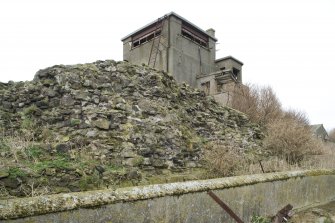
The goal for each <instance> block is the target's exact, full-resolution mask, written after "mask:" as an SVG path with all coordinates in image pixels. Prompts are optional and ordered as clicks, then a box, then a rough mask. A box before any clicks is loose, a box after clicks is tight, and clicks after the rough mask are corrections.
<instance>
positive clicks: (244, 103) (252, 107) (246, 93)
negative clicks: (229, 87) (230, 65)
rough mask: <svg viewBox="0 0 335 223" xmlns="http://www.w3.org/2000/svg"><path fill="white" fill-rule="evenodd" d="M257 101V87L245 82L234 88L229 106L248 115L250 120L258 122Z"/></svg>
mask: <svg viewBox="0 0 335 223" xmlns="http://www.w3.org/2000/svg"><path fill="white" fill-rule="evenodd" d="M258 102H259V94H258V87H257V86H255V85H251V84H246V85H245V86H243V85H242V86H240V87H239V88H235V92H234V95H233V98H232V104H231V106H232V107H233V108H234V109H236V110H239V111H241V112H243V113H245V114H246V115H248V117H249V119H250V120H251V121H253V122H258V121H259V119H260V117H259V116H260V114H259V106H258Z"/></svg>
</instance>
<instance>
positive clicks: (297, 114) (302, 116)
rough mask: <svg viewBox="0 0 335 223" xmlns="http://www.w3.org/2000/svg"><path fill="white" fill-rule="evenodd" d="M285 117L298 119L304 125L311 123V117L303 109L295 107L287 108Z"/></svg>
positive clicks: (293, 119)
mask: <svg viewBox="0 0 335 223" xmlns="http://www.w3.org/2000/svg"><path fill="white" fill-rule="evenodd" d="M283 118H284V119H288V120H292V121H297V122H299V123H300V124H302V125H306V126H308V125H310V122H309V119H308V117H307V115H306V113H305V112H302V111H296V110H293V109H290V110H287V111H285V112H284V114H283Z"/></svg>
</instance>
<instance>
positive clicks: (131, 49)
mask: <svg viewBox="0 0 335 223" xmlns="http://www.w3.org/2000/svg"><path fill="white" fill-rule="evenodd" d="M122 42H123V59H124V60H126V61H129V62H131V63H134V64H139V65H140V64H146V65H149V66H151V67H154V68H156V69H159V70H164V71H166V72H169V73H171V74H172V75H173V76H174V78H175V79H176V80H177V81H178V82H180V83H182V82H185V83H187V84H189V85H191V86H193V87H197V88H200V89H203V90H204V91H205V93H206V94H208V95H213V96H214V98H215V99H216V100H217V101H218V102H220V103H221V104H227V103H229V100H230V96H231V95H232V93H233V91H234V89H235V87H237V86H239V84H241V83H242V66H243V63H242V62H241V61H239V60H237V59H235V58H234V57H232V56H228V57H224V58H220V59H216V55H215V53H216V42H217V39H216V38H215V30H214V29H208V30H207V31H204V30H202V29H201V28H199V27H198V26H196V25H194V24H193V23H191V22H189V21H188V20H186V19H184V18H183V17H181V16H179V15H177V14H176V13H174V12H171V13H169V14H167V15H165V16H164V17H162V18H159V19H158V20H156V21H153V22H151V23H149V24H148V25H146V26H144V27H142V28H140V29H138V30H136V31H135V32H133V33H131V34H129V35H127V36H126V37H124V38H122Z"/></svg>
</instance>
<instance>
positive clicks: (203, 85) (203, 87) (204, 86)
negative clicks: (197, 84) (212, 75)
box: [201, 81, 211, 95]
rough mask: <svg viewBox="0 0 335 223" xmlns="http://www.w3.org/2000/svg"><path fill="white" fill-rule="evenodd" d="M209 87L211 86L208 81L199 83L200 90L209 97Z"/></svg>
mask: <svg viewBox="0 0 335 223" xmlns="http://www.w3.org/2000/svg"><path fill="white" fill-rule="evenodd" d="M210 87H211V85H210V82H209V81H207V82H204V83H201V89H202V90H203V91H204V92H205V94H206V95H209V90H210Z"/></svg>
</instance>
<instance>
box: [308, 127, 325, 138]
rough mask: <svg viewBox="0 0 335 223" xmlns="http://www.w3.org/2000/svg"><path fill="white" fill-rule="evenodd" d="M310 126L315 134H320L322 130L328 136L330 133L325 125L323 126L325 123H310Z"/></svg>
mask: <svg viewBox="0 0 335 223" xmlns="http://www.w3.org/2000/svg"><path fill="white" fill-rule="evenodd" d="M310 128H311V130H312V132H313V133H314V134H318V133H320V131H321V132H323V133H324V134H325V135H326V136H327V137H328V133H327V131H326V129H325V127H323V124H317V125H310Z"/></svg>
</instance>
